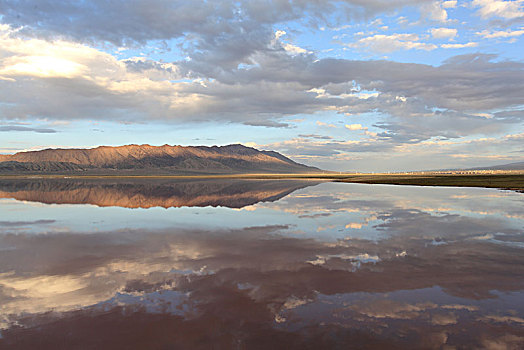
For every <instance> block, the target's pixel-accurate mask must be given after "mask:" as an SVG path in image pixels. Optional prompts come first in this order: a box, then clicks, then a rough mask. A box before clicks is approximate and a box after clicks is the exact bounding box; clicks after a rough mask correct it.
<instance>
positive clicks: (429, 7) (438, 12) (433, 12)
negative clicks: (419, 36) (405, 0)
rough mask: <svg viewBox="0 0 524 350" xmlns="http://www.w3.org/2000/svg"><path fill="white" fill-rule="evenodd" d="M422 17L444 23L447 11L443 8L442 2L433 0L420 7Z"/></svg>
mask: <svg viewBox="0 0 524 350" xmlns="http://www.w3.org/2000/svg"><path fill="white" fill-rule="evenodd" d="M421 12H422V15H423V17H427V18H429V19H430V20H432V21H436V22H441V23H445V22H447V21H448V12H447V11H446V10H445V9H444V8H443V3H442V2H440V1H433V2H432V3H430V4H426V5H423V6H422V7H421Z"/></svg>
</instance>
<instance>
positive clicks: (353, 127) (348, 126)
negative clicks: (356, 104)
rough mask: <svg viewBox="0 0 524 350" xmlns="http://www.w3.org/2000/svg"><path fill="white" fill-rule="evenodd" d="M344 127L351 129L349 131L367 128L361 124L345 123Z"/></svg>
mask: <svg viewBox="0 0 524 350" xmlns="http://www.w3.org/2000/svg"><path fill="white" fill-rule="evenodd" d="M345 127H346V129H348V130H351V131H356V130H367V129H368V128H366V127H364V126H362V124H349V125H348V124H346V125H345Z"/></svg>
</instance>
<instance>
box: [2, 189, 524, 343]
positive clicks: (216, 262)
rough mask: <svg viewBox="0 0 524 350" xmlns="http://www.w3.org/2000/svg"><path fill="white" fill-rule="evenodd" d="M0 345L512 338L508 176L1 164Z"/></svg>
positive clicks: (522, 290)
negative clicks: (274, 175)
mask: <svg viewBox="0 0 524 350" xmlns="http://www.w3.org/2000/svg"><path fill="white" fill-rule="evenodd" d="M0 348H21V349H25V348H27V349H47V348H49V349H72V348H74V349H84V348H85V349H102V348H108V349H120V348H132V349H134V348H139V349H308V348H311V349H331V348H339V349H348V348H357V349H366V348H369V349H377V348H378V349H381V348H384V349H409V348H415V349H419V348H424V349H523V348H524V194H522V193H516V192H509V191H499V190H494V189H478V188H444V187H438V188H437V187H410V186H388V185H363V184H344V183H328V182H325V183H318V182H312V181H295V180H274V181H264V180H223V181H170V180H156V181H151V180H140V181H139V180H134V181H131V180H90V181H80V180H52V181H51V180H38V179H36V180H26V181H14V180H0Z"/></svg>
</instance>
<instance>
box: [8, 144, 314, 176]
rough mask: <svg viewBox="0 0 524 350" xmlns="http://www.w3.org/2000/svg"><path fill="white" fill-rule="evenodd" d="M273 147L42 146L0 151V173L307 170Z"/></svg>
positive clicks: (312, 169)
mask: <svg viewBox="0 0 524 350" xmlns="http://www.w3.org/2000/svg"><path fill="white" fill-rule="evenodd" d="M320 171H321V170H320V169H318V168H314V167H310V166H307V165H303V164H300V163H297V162H294V161H293V160H291V159H289V158H287V157H285V156H283V155H282V154H280V153H277V152H274V151H259V150H257V149H255V148H252V147H246V146H243V145H239V144H235V145H228V146H220V147H217V146H213V147H205V146H196V147H193V146H188V147H183V146H169V145H164V146H150V145H127V146H119V147H110V146H100V147H97V148H92V149H45V150H41V151H31V152H19V153H16V154H13V155H0V173H4V174H5V173H57V172H59V173H79V172H83V173H88V174H115V173H118V174H120V173H122V174H144V175H145V174H237V173H310V172H320Z"/></svg>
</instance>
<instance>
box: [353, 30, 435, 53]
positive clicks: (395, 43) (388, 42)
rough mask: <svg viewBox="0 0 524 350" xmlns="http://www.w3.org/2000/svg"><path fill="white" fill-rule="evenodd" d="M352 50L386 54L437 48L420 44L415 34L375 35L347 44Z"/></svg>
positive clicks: (427, 44) (432, 45)
mask: <svg viewBox="0 0 524 350" xmlns="http://www.w3.org/2000/svg"><path fill="white" fill-rule="evenodd" d="M347 46H349V47H354V48H368V49H370V50H372V51H376V52H381V53H388V52H393V51H398V50H412V49H415V50H426V51H431V50H434V49H436V48H437V46H436V45H434V44H429V43H424V42H420V38H419V36H418V35H417V34H411V33H406V34H402V33H401V34H391V35H384V34H377V35H373V36H369V37H366V38H362V39H359V40H357V41H356V42H354V43H351V44H347Z"/></svg>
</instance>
